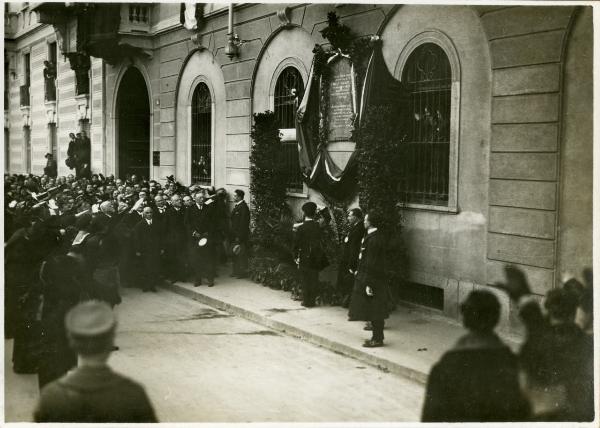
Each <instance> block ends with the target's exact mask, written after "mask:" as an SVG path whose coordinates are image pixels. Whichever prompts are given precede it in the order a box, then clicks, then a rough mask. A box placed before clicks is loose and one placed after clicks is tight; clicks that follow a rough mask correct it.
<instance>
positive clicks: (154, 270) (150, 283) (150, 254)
mask: <svg viewBox="0 0 600 428" xmlns="http://www.w3.org/2000/svg"><path fill="white" fill-rule="evenodd" d="M133 242H134V248H135V255H136V257H138V258H139V259H140V261H141V272H140V273H141V278H140V280H141V283H142V290H143V291H154V292H155V291H156V287H155V286H156V281H157V279H158V276H159V274H160V256H161V254H163V253H164V245H163V236H162V229H161V227H160V225H159V224H158V223H157V222H156V221H155V220H154V219H153V210H152V208H150V207H145V208H144V219H143V220H142V221H140V222H139V223H138V224H137V225H136V226H135V227H134V228H133Z"/></svg>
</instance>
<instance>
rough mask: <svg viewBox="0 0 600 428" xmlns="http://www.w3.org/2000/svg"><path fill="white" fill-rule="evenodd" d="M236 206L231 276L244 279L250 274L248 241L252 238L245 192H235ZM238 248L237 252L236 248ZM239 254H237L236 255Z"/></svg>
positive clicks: (233, 224) (232, 213)
mask: <svg viewBox="0 0 600 428" xmlns="http://www.w3.org/2000/svg"><path fill="white" fill-rule="evenodd" d="M233 194H234V196H233V198H234V199H233V201H234V202H235V206H234V207H233V211H232V212H231V244H232V245H233V248H234V254H233V272H232V273H231V276H235V277H238V278H243V277H245V276H246V274H247V273H248V239H249V238H250V209H249V208H248V205H247V204H246V201H244V191H243V190H240V189H236V190H235V191H234V192H233ZM236 246H237V251H236V250H235V247H236ZM236 252H237V254H236Z"/></svg>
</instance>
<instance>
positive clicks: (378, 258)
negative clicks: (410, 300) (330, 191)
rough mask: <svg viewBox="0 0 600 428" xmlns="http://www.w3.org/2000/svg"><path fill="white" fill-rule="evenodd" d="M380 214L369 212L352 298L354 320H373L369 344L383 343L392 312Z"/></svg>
mask: <svg viewBox="0 0 600 428" xmlns="http://www.w3.org/2000/svg"><path fill="white" fill-rule="evenodd" d="M380 222H381V220H380V216H379V214H378V213H377V212H375V211H369V213H368V214H367V215H366V216H365V220H364V223H365V229H366V230H367V233H366V235H365V236H364V238H363V239H362V245H361V248H360V253H359V254H358V267H357V269H356V274H355V279H354V289H353V290H352V298H351V300H350V310H349V312H348V318H349V319H350V320H351V321H371V324H372V326H373V335H372V337H371V339H369V340H366V341H365V343H363V346H364V347H365V348H376V347H380V346H383V327H384V324H385V319H386V318H387V317H388V316H389V314H388V290H387V287H388V285H387V275H386V273H385V258H386V251H385V250H386V248H385V244H386V240H385V235H384V234H383V233H382V232H380V231H378V229H377V228H378V226H379V224H380Z"/></svg>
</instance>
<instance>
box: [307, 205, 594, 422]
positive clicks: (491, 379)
mask: <svg viewBox="0 0 600 428" xmlns="http://www.w3.org/2000/svg"><path fill="white" fill-rule="evenodd" d="M302 210H303V212H304V222H303V223H301V224H299V225H298V226H297V257H298V263H299V267H300V270H301V272H302V280H303V302H302V304H303V305H304V306H307V307H311V306H313V305H314V288H315V287H316V285H315V284H316V283H317V282H318V272H319V270H321V269H322V266H323V263H321V262H320V260H321V257H322V256H321V251H319V250H318V248H319V245H318V242H319V240H320V239H321V237H320V228H319V227H318V226H317V222H315V220H314V219H315V215H316V206H315V205H314V203H312V202H307V203H306V204H304V206H303V207H302ZM380 223H381V219H380V217H379V216H378V213H377V212H376V211H369V212H368V213H367V214H365V215H363V212H362V211H361V210H360V208H353V209H351V210H350V211H349V212H348V226H349V227H348V232H347V234H346V235H345V237H344V239H343V244H342V252H341V259H340V263H339V267H338V280H337V288H338V291H339V292H340V293H341V294H342V295H343V296H344V301H343V305H344V306H346V307H349V312H348V317H349V320H350V321H356V320H362V321H367V325H366V326H365V330H371V331H372V336H371V338H370V339H367V340H366V341H365V342H364V343H363V346H364V347H367V348H374V347H381V346H384V333H383V332H384V326H385V319H386V318H388V316H389V308H390V306H389V304H388V303H389V296H390V294H389V288H388V286H387V283H388V281H387V279H386V276H385V271H386V266H385V261H386V237H385V233H384V232H382V231H379V230H378V226H379V225H380ZM315 249H317V251H315ZM505 274H506V280H505V282H503V283H499V284H496V288H497V289H499V290H504V291H505V292H507V293H508V295H509V297H510V299H511V301H512V304H513V305H515V307H517V308H519V315H520V317H521V321H522V324H523V325H524V327H525V330H526V337H525V342H524V344H523V345H522V347H521V348H520V350H519V352H518V353H515V352H514V351H513V350H511V348H510V347H509V346H507V345H506V344H505V343H504V342H503V341H502V339H501V338H500V337H499V336H498V335H497V334H496V333H495V332H494V329H495V327H496V325H497V323H498V321H499V319H500V303H499V300H498V297H497V296H496V295H495V294H493V293H492V292H491V291H487V290H481V289H480V290H475V291H472V292H471V293H470V294H469V295H468V297H467V298H466V299H465V301H464V302H463V303H462V304H461V313H462V319H463V324H464V326H465V328H466V329H467V334H465V335H464V336H462V337H461V338H460V339H459V340H458V341H457V343H456V344H455V346H454V347H453V348H452V349H450V350H448V351H447V352H446V353H445V354H444V355H443V356H442V358H441V359H440V361H438V362H437V363H436V364H435V365H434V366H433V368H432V370H431V372H430V374H429V377H428V382H427V389H426V394H425V403H424V406H423V413H422V420H423V421H424V422H507V421H591V420H593V419H594V347H593V331H592V326H593V293H592V290H593V289H592V285H593V281H592V273H591V271H590V270H586V271H585V272H584V273H583V278H585V280H584V283H582V282H579V281H578V280H576V279H574V278H570V279H568V280H567V281H565V282H564V284H563V285H562V287H560V288H556V289H552V290H550V291H549V292H548V293H547V295H546V296H545V299H544V304H543V307H542V306H541V305H540V304H539V302H538V300H537V299H536V297H535V296H534V295H533V294H532V292H531V288H530V286H529V283H528V281H527V278H526V275H525V273H524V272H523V271H521V270H520V269H518V268H517V267H514V266H510V265H507V266H506V267H505ZM499 292H502V291H499Z"/></svg>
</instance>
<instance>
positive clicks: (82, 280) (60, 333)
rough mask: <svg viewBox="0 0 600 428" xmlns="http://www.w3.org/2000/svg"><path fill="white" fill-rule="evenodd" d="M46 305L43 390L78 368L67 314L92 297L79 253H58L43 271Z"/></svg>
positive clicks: (41, 372) (40, 375) (40, 374)
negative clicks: (72, 347)
mask: <svg viewBox="0 0 600 428" xmlns="http://www.w3.org/2000/svg"><path fill="white" fill-rule="evenodd" d="M40 279H41V280H42V292H43V295H44V303H43V306H42V322H41V331H42V337H41V344H40V345H41V346H40V360H39V370H38V384H39V387H40V389H41V388H42V387H43V386H44V385H46V384H47V383H49V382H52V381H53V380H55V379H58V378H60V377H61V376H62V375H64V374H65V373H67V372H68V371H69V370H70V369H72V368H73V367H75V366H76V365H77V355H76V354H75V352H74V351H73V350H72V349H71V348H70V346H69V342H68V340H67V332H66V330H65V315H66V314H67V312H68V311H69V310H70V309H71V308H72V307H74V306H75V305H76V304H77V303H79V302H80V301H83V300H87V299H89V298H90V294H91V293H90V277H89V275H87V274H86V272H85V266H84V261H83V258H82V257H80V256H78V255H77V254H76V253H73V252H70V253H68V254H67V255H64V254H61V253H59V254H55V255H52V256H50V257H48V259H47V260H46V261H45V262H44V263H43V264H42V268H41V269H40Z"/></svg>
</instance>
